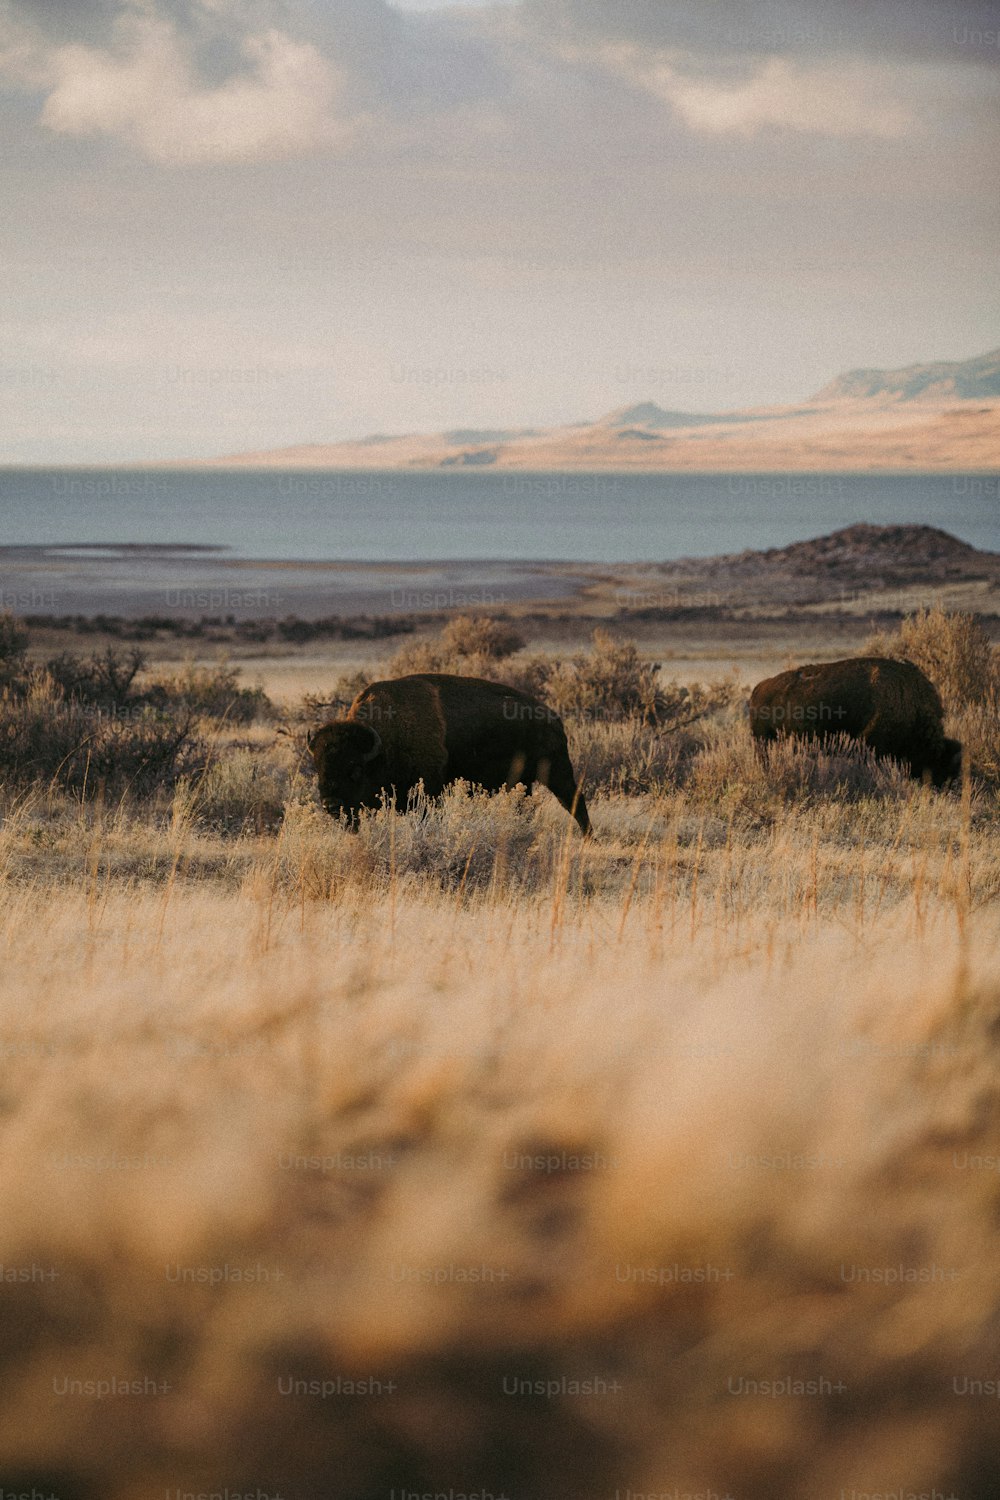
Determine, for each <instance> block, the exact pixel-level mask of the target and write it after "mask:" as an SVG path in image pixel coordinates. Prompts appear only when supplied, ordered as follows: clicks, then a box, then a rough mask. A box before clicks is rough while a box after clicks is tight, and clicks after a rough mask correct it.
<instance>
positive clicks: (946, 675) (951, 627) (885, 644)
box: [864, 609, 1000, 712]
mask: <svg viewBox="0 0 1000 1500" xmlns="http://www.w3.org/2000/svg"><path fill="white" fill-rule="evenodd" d="M864 652H865V654H866V655H870V656H890V657H894V658H896V659H897V660H901V661H910V662H912V663H913V665H914V666H915V667H919V668H920V670H921V671H922V672H923V673H924V674H925V675H926V676H927V677H929V678H930V680H931V682H932V683H933V684H934V686H935V687H936V688H937V690H938V692H939V693H940V694H941V700H942V702H943V704H944V706H945V708H946V709H948V710H949V711H950V712H955V711H957V710H959V709H962V708H965V707H966V706H967V705H969V704H973V703H982V702H983V701H985V700H988V699H990V698H996V697H997V696H1000V653H998V652H997V651H996V650H994V648H993V647H992V646H991V644H990V638H989V636H988V635H987V633H986V631H985V629H984V628H983V625H982V623H981V622H980V621H979V620H978V619H977V618H976V616H975V615H971V614H963V613H961V612H954V613H952V612H948V611H946V610H943V609H918V610H917V612H916V613H915V614H912V615H907V616H906V618H905V619H904V620H903V621H902V622H901V623H900V626H899V629H898V630H897V631H896V632H895V634H892V635H875V636H871V637H870V638H869V640H868V641H867V642H866V643H865V646H864Z"/></svg>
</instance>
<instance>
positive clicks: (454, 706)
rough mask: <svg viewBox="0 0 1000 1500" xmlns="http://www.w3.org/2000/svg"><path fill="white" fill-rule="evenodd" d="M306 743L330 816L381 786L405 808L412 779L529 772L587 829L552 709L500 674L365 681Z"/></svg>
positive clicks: (433, 785) (494, 786)
mask: <svg viewBox="0 0 1000 1500" xmlns="http://www.w3.org/2000/svg"><path fill="white" fill-rule="evenodd" d="M308 745H309V750H310V752H311V754H312V758H313V762H314V764H315V766H316V774H317V776H318V778H319V794H320V798H321V800H322V802H323V806H324V807H325V808H326V810H327V812H329V813H331V814H332V815H333V816H334V817H338V816H339V815H340V814H341V813H344V814H345V815H346V816H347V818H348V820H349V821H351V822H355V821H356V820H357V814H358V811H359V809H360V808H362V807H378V806H380V804H381V800H382V793H383V792H384V793H386V794H387V796H388V797H390V798H391V800H392V801H393V802H394V803H395V806H396V807H397V808H399V810H400V811H403V810H405V808H406V805H407V797H408V794H409V793H410V792H411V791H412V789H413V788H414V787H415V786H416V784H417V782H418V781H422V782H423V783H424V789H425V790H426V791H427V793H428V794H429V795H430V796H437V794H438V793H439V792H441V791H442V790H443V789H444V788H445V787H446V786H448V785H449V783H450V782H453V781H459V780H462V781H470V782H472V783H474V784H475V785H476V786H482V787H485V789H486V790H487V791H488V792H496V791H499V790H500V788H501V787H505V786H507V787H509V786H514V785H516V784H517V782H519V781H520V782H523V783H524V785H525V786H526V787H527V788H528V790H529V791H530V790H531V788H532V786H533V784H534V783H535V782H536V781H537V782H540V783H541V785H542V786H547V787H548V788H549V790H550V791H551V792H553V793H554V794H555V796H556V797H557V798H558V799H559V801H560V802H561V803H562V805H563V807H565V808H566V810H567V812H569V813H572V815H573V817H575V818H576V821H577V822H578V823H579V825H580V828H581V829H582V830H583V832H584V833H585V834H588V833H589V832H590V819H589V818H588V817H587V805H586V803H585V802H584V800H583V794H582V793H581V791H580V788H579V787H578V785H577V782H576V778H575V776H574V774H573V767H572V765H571V764H570V759H569V751H568V749H567V747H566V732H565V730H564V729H563V726H562V721H561V720H560V718H559V715H558V714H557V713H555V712H554V711H553V710H552V709H551V708H546V706H545V705H544V704H543V703H539V702H538V700H537V699H535V698H530V697H529V696H528V694H527V693H522V692H519V691H518V690H517V688H512V687H506V686H505V685H504V684H503V683H498V682H487V681H485V680H484V679H483V678H480V677H452V676H448V675H446V674H445V673H443V672H418V673H415V674H414V675H413V676H412V677H396V678H393V679H391V680H390V681H388V682H373V683H372V684H371V686H370V687H367V688H365V689H364V690H363V691H362V692H360V693H359V694H358V696H357V697H356V698H355V700H354V702H353V703H352V704H351V706H350V708H349V709H348V711H347V717H346V718H344V719H337V720H335V721H334V722H333V723H331V724H324V725H323V726H322V727H321V728H319V729H316V730H314V731H313V732H312V733H311V734H310V735H309V737H308Z"/></svg>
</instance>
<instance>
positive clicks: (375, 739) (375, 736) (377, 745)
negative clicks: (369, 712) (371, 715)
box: [361, 724, 382, 765]
mask: <svg viewBox="0 0 1000 1500" xmlns="http://www.w3.org/2000/svg"><path fill="white" fill-rule="evenodd" d="M368 729H369V731H370V733H371V737H372V747H371V749H370V750H369V751H368V753H367V754H366V755H363V756H362V757H361V760H362V763H363V764H364V765H367V764H368V762H369V761H370V760H374V759H375V757H376V755H378V754H379V753H380V752H381V749H382V737H381V735H380V734H379V732H378V730H377V729H372V726H371V725H370V724H369V725H368Z"/></svg>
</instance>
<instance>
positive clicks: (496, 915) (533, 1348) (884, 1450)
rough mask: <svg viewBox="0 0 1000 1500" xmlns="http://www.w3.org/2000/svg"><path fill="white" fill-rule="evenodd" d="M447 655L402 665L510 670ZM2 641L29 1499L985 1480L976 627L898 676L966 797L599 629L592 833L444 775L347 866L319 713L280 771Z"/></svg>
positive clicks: (991, 1483) (987, 1033)
mask: <svg viewBox="0 0 1000 1500" xmlns="http://www.w3.org/2000/svg"><path fill="white" fill-rule="evenodd" d="M963 629H964V634H963ZM459 636H460V632H458V631H453V632H452V636H451V638H450V640H447V639H446V640H445V641H444V642H443V644H442V645H441V646H440V647H438V648H435V647H434V646H433V645H432V646H427V645H421V644H419V643H418V644H417V645H415V646H413V647H411V648H410V649H411V650H423V651H427V650H434V649H439V650H452V651H454V650H455V649H456V643H457V645H460V646H463V649H464V650H465V651H466V652H467V653H468V654H467V656H466V658H465V659H467V660H471V659H472V652H471V648H472V646H475V647H476V648H477V649H478V650H479V651H480V664H481V665H483V667H484V670H487V669H489V651H488V648H489V646H490V642H491V639H492V638H491V637H490V636H489V632H487V633H486V635H485V636H484V635H483V633H482V632H481V631H480V633H479V635H476V634H475V632H474V631H473V632H471V633H470V632H469V631H467V632H466V637H465V639H464V644H463V641H462V640H461V639H459ZM494 644H495V642H494ZM889 644H892V643H889ZM8 647H9V650H8V657H9V660H10V661H11V662H13V663H14V666H12V667H11V668H10V672H9V675H10V676H11V679H12V681H13V683H14V685H13V687H8V689H7V692H6V695H5V697H4V700H3V709H2V713H0V747H3V755H4V756H5V760H4V766H5V768H6V769H5V777H4V786H3V791H2V794H0V795H2V821H0V956H2V962H0V1052H2V1056H3V1072H2V1078H3V1086H2V1140H3V1147H4V1150H3V1155H2V1167H0V1171H2V1179H3V1180H2V1187H0V1202H2V1203H3V1213H2V1215H0V1264H2V1279H0V1304H2V1308H0V1323H2V1326H3V1329H4V1340H3V1343H4V1372H3V1373H4V1378H3V1383H2V1387H0V1482H2V1487H3V1493H4V1497H5V1500H6V1496H7V1494H8V1492H10V1493H21V1492H27V1493H29V1494H30V1493H31V1492H32V1490H36V1491H38V1492H40V1493H41V1494H42V1495H45V1496H55V1497H57V1500H153V1497H158V1496H163V1495H164V1494H165V1495H166V1496H167V1500H179V1497H182V1496H184V1495H197V1494H216V1495H222V1496H225V1497H226V1500H234V1497H235V1496H237V1495H244V1494H250V1495H254V1496H255V1497H257V1500H260V1497H261V1496H267V1497H275V1496H278V1495H281V1496H283V1497H284V1500H406V1497H411V1496H413V1495H421V1496H423V1495H435V1496H445V1497H447V1500H458V1497H460V1496H473V1495H475V1496H477V1497H479V1500H485V1497H488V1496H492V1497H494V1500H499V1497H500V1496H506V1497H507V1500H605V1497H607V1500H614V1497H616V1496H617V1497H618V1500H638V1497H646V1496H654V1495H655V1496H658V1497H661V1500H663V1497H667V1496H669V1497H671V1500H680V1497H683V1496H695V1495H698V1496H702V1497H708V1496H710V1495H715V1496H717V1497H719V1500H721V1497H723V1496H726V1495H728V1496H730V1497H732V1500H772V1497H777V1500H786V1497H787V1500H816V1497H822V1496H827V1495H829V1496H830V1497H832V1500H835V1497H838V1496H841V1497H843V1496H851V1497H852V1500H855V1497H861V1496H863V1495H866V1494H867V1495H871V1494H885V1493H898V1494H909V1493H913V1494H915V1495H916V1494H921V1493H927V1494H930V1493H932V1492H933V1491H934V1490H937V1491H938V1492H940V1494H941V1495H948V1494H953V1495H954V1496H956V1497H957V1500H988V1497H990V1496H993V1495H995V1494H996V1493H997V1490H996V1483H997V1479H996V1476H997V1473H998V1472H1000V1436H998V1433H1000V1421H998V1411H1000V1407H998V1403H997V1392H998V1390H1000V1385H998V1379H1000V1368H998V1363H997V1348H998V1333H1000V1252H998V1248H997V1218H998V1209H1000V1125H998V1118H1000V1116H998V1107H1000V923H998V920H997V918H998V914H1000V766H998V757H1000V732H998V725H1000V714H998V710H997V704H996V699H995V697H991V696H990V695H989V694H988V693H985V694H984V693H983V692H982V691H979V690H976V691H973V688H974V687H975V671H979V672H984V671H986V672H992V671H993V670H994V669H995V656H994V657H992V658H991V657H990V655H989V647H988V644H984V642H983V640H982V639H981V638H979V637H976V636H975V632H974V631H972V633H971V634H970V630H969V628H965V627H962V626H961V624H960V623H955V622H954V621H952V622H950V623H949V621H948V620H947V619H946V618H944V617H938V619H937V620H936V621H935V620H934V619H933V618H931V619H929V620H927V619H925V620H924V621H922V622H921V621H918V622H916V624H915V625H914V626H913V627H911V634H910V638H909V649H911V650H913V651H914V652H916V651H918V650H919V649H929V648H930V647H935V648H936V649H937V650H938V656H937V658H936V660H937V662H938V670H939V672H940V673H941V676H940V679H939V685H941V686H942V691H943V693H944V694H945V697H946V702H947V703H948V705H949V725H948V728H949V732H957V733H958V734H959V735H960V737H963V738H964V739H965V740H966V743H967V745H968V746H969V749H970V756H969V774H968V775H967V777H966V779H965V782H964V785H963V786H962V787H961V788H956V789H954V790H952V791H949V792H945V793H936V792H934V791H933V790H931V789H930V788H928V787H924V786H920V785H917V784H915V783H914V782H912V781H910V780H908V779H906V778H905V777H904V776H903V775H902V773H901V772H900V771H899V770H898V769H897V768H895V767H894V766H892V765H886V764H879V763H877V762H875V761H874V760H872V758H871V757H870V756H867V755H866V754H864V753H861V752H859V751H857V750H856V749H854V750H852V749H851V748H850V747H848V746H834V747H832V748H828V749H827V750H824V751H822V752H816V751H815V750H813V749H811V748H810V747H807V746H801V745H788V744H785V745H782V746H780V747H778V750H777V751H776V752H775V753H774V755H773V756H772V758H771V761H770V763H769V764H768V765H765V766H762V765H760V764H759V763H758V762H757V760H756V759H755V757H754V755H753V752H752V749H751V745H750V740H749V734H748V731H747V728H746V724H745V719H744V717H743V702H744V699H745V685H744V686H743V687H741V686H740V685H738V684H736V683H734V682H731V683H722V684H719V683H716V684H714V685H712V686H709V687H705V686H704V685H702V686H701V687H699V686H698V685H697V684H689V686H688V689H687V692H686V695H685V694H684V693H682V692H681V691H680V690H679V689H678V688H677V686H676V684H669V683H665V682H664V681H663V679H662V677H659V678H658V677H657V676H656V674H655V673H651V672H650V669H649V667H648V664H645V663H643V662H642V661H641V660H640V659H639V658H637V657H636V656H635V654H634V653H630V652H629V650H628V648H627V647H624V646H621V645H620V644H619V645H615V644H614V643H611V642H605V643H604V644H601V643H600V642H599V643H598V645H597V647H596V648H595V649H594V650H593V651H592V652H591V655H590V657H589V658H586V657H584V656H579V655H578V657H577V658H576V660H575V664H574V662H572V661H571V662H570V663H569V664H568V665H567V664H565V663H564V665H563V667H562V668H560V669H559V671H558V672H557V673H556V674H555V675H552V676H550V677H549V678H548V679H547V681H548V685H549V688H550V690H551V692H552V693H554V694H556V696H557V697H558V696H559V695H562V703H561V706H562V711H564V713H565V716H566V719H567V724H568V727H569V729H570V740H571V748H572V751H573V754H574V759H575V762H576V763H577V765H578V767H579V768H581V769H582V771H583V774H584V775H585V777H586V782H587V788H588V800H589V801H590V805H591V813H592V819H593V823H594V828H595V832H596V838H595V839H594V840H593V841H590V842H584V841H583V840H581V839H580V837H579V835H578V833H577V831H576V829H575V827H574V826H573V825H572V824H571V823H570V821H569V820H568V819H567V818H566V816H565V814H564V813H563V812H562V811H561V810H560V809H559V808H558V806H557V805H556V803H555V802H554V800H553V799H552V798H550V797H549V796H548V795H547V794H545V793H540V794H538V795H537V796H536V797H534V798H530V799H529V798H526V797H525V796H524V794H523V792H522V791H520V790H517V789H515V790H514V791H512V792H509V793H504V794H500V795H499V796H496V797H493V798H488V797H485V796H483V795H482V794H477V793H474V792H473V791H471V790H470V789H468V788H465V787H462V786H459V787H456V788H454V789H452V790H451V791H450V792H448V793H447V794H446V795H445V797H444V798H443V799H442V800H441V801H440V802H439V803H437V804H433V805H420V806H418V807H416V808H415V809H414V811H413V812H411V813H410V814H409V815H406V816H401V815H399V814H397V813H395V812H393V811H391V810H383V811H381V812H377V813H372V814H371V815H370V816H366V817H365V818H364V819H363V822H362V826H361V829H360V832H359V833H358V834H356V835H354V834H351V833H349V832H348V831H347V830H346V829H345V828H343V827H341V826H340V825H338V824H336V823H334V822H333V820H331V819H330V818H328V817H327V816H326V815H325V814H324V813H322V811H321V810H320V808H319V806H318V804H317V803H316V801H315V795H314V787H313V784H312V781H311V779H310V776H309V774H308V771H307V770H306V768H305V765H304V760H303V757H302V753H301V744H300V737H299V732H298V731H299V728H300V727H301V725H302V724H303V723H304V722H306V720H307V718H308V717H309V715H310V713H312V714H313V715H315V713H316V711H317V710H316V705H315V704H314V705H313V706H312V707H311V708H310V705H309V704H306V705H303V706H301V707H300V710H299V711H298V716H296V713H295V712H294V711H293V707H292V705H291V704H289V703H286V705H285V707H284V709H283V714H284V717H285V719H286V725H287V727H289V728H291V729H292V731H293V732H292V733H291V734H280V733H278V727H279V726H278V725H277V724H276V722H275V719H274V716H273V714H272V713H271V712H270V710H269V709H268V707H267V704H266V700H264V699H263V695H257V696H256V697H254V695H253V694H252V693H251V694H246V693H245V692H244V693H243V695H242V696H241V695H240V694H241V687H240V685H239V684H238V683H237V681H236V680H235V679H234V678H233V677H232V676H231V674H230V676H229V677H226V675H225V674H222V675H221V678H219V679H217V680H214V681H210V680H209V679H208V678H206V677H200V678H199V677H197V674H191V673H189V674H188V676H187V677H184V675H183V673H181V674H178V673H176V672H175V673H174V674H173V675H172V676H168V677H164V676H163V674H162V673H161V674H160V675H159V676H158V677H157V679H156V682H155V683H153V684H152V686H151V685H150V682H147V681H146V679H144V678H143V676H142V674H141V672H140V673H139V674H138V675H137V676H136V677H135V679H134V681H133V682H131V683H125V684H124V686H123V684H122V680H121V679H115V682H113V683H112V684H111V686H110V687H109V679H108V675H107V673H105V674H104V676H101V674H100V673H96V672H94V673H91V674H90V675H89V676H87V675H86V674H84V675H83V676H81V675H79V674H78V675H77V676H76V677H73V676H72V674H71V672H70V670H69V668H67V667H66V666H65V664H64V665H63V666H62V667H60V668H59V669H58V670H59V672H60V673H61V674H62V676H61V678H60V682H61V686H60V685H59V684H57V683H54V682H53V680H52V679H51V678H49V679H47V680H44V681H43V680H42V678H41V677H40V676H38V675H34V676H32V677H31V678H30V681H29V679H28V678H23V677H22V678H21V679H19V680H18V679H16V670H19V669H16V649H15V647H16V643H14V644H11V641H10V640H9V641H8ZM944 647H947V648H948V650H950V651H951V656H948V655H947V652H943V648H944ZM977 651H978V653H979V654H978V656H977V654H976V653H977ZM484 652H485V655H484V654H483V653H484ZM942 652H943V654H942ZM522 655H523V653H522ZM541 670H542V668H541V667H539V665H538V663H537V662H535V661H533V660H532V659H530V658H528V657H525V659H524V660H523V661H522V659H521V656H520V655H518V654H517V653H514V654H512V655H509V656H507V657H506V658H504V659H501V660H499V662H498V664H497V665H496V671H497V673H498V674H499V675H503V673H504V672H507V673H509V674H512V675H513V674H517V673H521V674H522V675H523V674H527V675H528V676H530V675H531V673H533V672H538V671H541ZM963 670H965V671H966V673H967V679H968V680H966V679H965V678H963V677H962V671H963ZM970 673H971V674H972V675H971V676H970V675H969V674H970ZM112 676H113V674H112ZM18 681H20V686H18ZM226 683H228V687H226ZM116 684H117V685H116ZM963 684H964V686H963ZM979 688H980V689H981V688H982V682H980V683H979ZM223 689H225V690H224V691H223ZM140 690H141V694H142V699H141V703H140V697H139V696H136V694H137V692H139V691H140ZM109 692H110V693H112V695H113V694H114V693H117V694H118V700H117V703H116V704H113V705H112V706H111V707H110V708H109V707H108V705H107V703H104V706H103V707H102V706H101V703H100V702H99V701H98V700H99V699H100V695H101V694H102V693H103V694H104V695H105V697H107V694H108V693H109ZM650 693H652V694H653V697H650ZM74 694H75V695H76V696H74ZM574 694H575V696H574ZM130 695H131V696H130ZM101 701H103V700H101ZM129 705H131V707H130V706H129ZM567 705H568V706H567ZM588 705H589V707H588ZM602 705H603V707H602ZM88 715H89V718H88ZM178 724H182V726H183V727H184V728H185V730H186V738H185V739H184V740H183V742H179V743H178V744H177V745H174V744H173V740H172V739H171V738H170V733H168V730H169V731H171V732H172V731H173V729H175V728H176V726H177V725H178ZM82 729H86V730H87V734H86V735H85V736H83V738H86V739H87V740H88V747H87V750H86V751H82V750H81V749H80V746H79V743H78V742H79V740H80V738H81V730H82ZM43 731H44V735H45V736H47V740H46V741H45V742H46V743H54V742H55V741H56V740H58V737H59V735H60V734H63V733H65V734H66V735H67V739H66V744H67V746H68V747H69V749H68V753H67V755H66V756H65V759H61V760H60V763H59V765H58V767H57V766H56V765H53V766H52V768H51V771H50V772H49V773H47V774H46V775H45V776H44V777H43V776H38V775H35V776H31V775H29V774H28V773H27V772H26V771H25V770H24V766H25V765H26V764H27V762H26V761H25V760H24V759H23V758H21V759H19V757H23V756H25V755H27V754H28V751H30V750H31V746H33V745H34V746H36V747H37V746H38V745H40V744H42V743H43V741H42V740H41V739H39V738H38V736H40V735H42V733H43ZM32 736H35V738H34V739H33V738H32ZM171 746H173V749H171ZM31 753H33V754H36V755H37V754H39V753H40V751H39V750H38V749H37V748H36V750H34V751H32V752H31ZM53 753H54V752H53ZM115 755H117V756H118V761H117V762H115V761H114V759H113V757H114V756H115ZM102 757H103V759H102ZM116 764H121V765H127V767H128V775H127V776H126V777H125V779H124V780H121V779H119V780H118V781H116V779H115V774H114V773H115V766H116ZM144 778H145V779H144ZM140 788H141V791H140Z"/></svg>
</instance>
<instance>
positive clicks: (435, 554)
mask: <svg viewBox="0 0 1000 1500" xmlns="http://www.w3.org/2000/svg"><path fill="white" fill-rule="evenodd" d="M855 521H874V522H879V523H892V522H924V523H926V524H929V525H932V526H940V527H943V528H944V530H946V531H950V532H952V533H953V534H954V535H955V536H958V537H960V538H961V539H962V540H963V541H966V542H971V543H973V544H974V545H975V546H977V547H982V548H986V549H988V550H1000V494H998V479H997V477H996V476H982V475H980V476H966V475H950V474H949V475H847V474H834V475H822V474H810V475H793V474H772V475H766V474H760V475H741V474H728V475H727V474H722V475H717V474H669V475H664V474H621V475H616V474H519V473H511V472H506V473H466V472H461V473H446V474H444V473H439V472H432V473H418V474H410V473H405V474H400V473H393V474H389V473H386V474H381V473H356V472H355V473H336V472H315V471H314V472H304V471H302V470H297V471H295V472H291V473H288V472H276V471H274V470H268V471H261V470H258V471H246V470H241V471H232V470H200V471H190V470H146V471H138V470H110V469H109V470H106V471H98V470H93V469H91V470H76V471H71V470H65V469H60V470H41V469H36V470H22V471H16V470H0V547H10V546H16V547H44V548H51V547H59V548H64V547H65V548H72V547H73V546H74V545H79V544H81V543H82V544H87V545H88V546H92V545H93V544H105V545H107V546H110V547H112V548H115V547H121V546H122V545H123V544H126V545H127V544H135V545H146V546H148V545H151V544H160V545H164V544H167V545H170V544H185V545H187V546H203V547H213V548H224V549H226V555H227V556H228V557H229V558H231V559H234V560H235V559H240V558H246V559H265V558H266V559H273V560H292V559H294V560H299V561H305V562H321V561H334V560H336V561H345V562H360V561H371V562H429V561H447V560H458V559H477V560H496V561H499V560H507V561H513V560H517V561H526V560H543V559H544V560H555V561H560V560H561V561H567V562H609V563H610V562H629V561H644V562H654V561H663V560H668V559H671V558H677V557H703V556H711V555H713V554H716V553H720V552H740V551H742V550H743V549H744V548H763V547H780V546H784V545H786V544H787V543H788V542H793V541H801V540H805V539H806V538H809V537H814V536H819V535H821V534H823V533H824V532H828V531H833V530H835V529H836V528H837V527H840V526H848V525H850V524H851V523H852V522H855Z"/></svg>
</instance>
